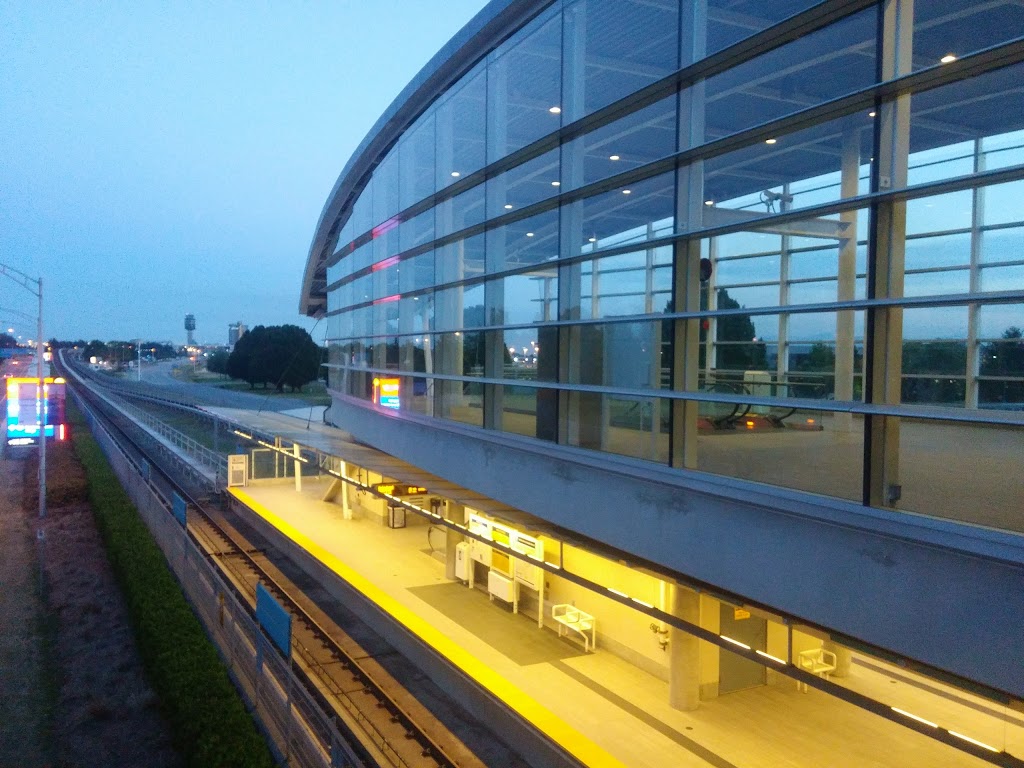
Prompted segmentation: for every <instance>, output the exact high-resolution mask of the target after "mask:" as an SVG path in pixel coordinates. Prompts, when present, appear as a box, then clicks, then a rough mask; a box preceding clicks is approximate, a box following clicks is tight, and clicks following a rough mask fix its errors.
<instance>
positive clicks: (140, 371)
mask: <svg viewBox="0 0 1024 768" xmlns="http://www.w3.org/2000/svg"><path fill="white" fill-rule="evenodd" d="M138 365H139V381H142V339H139V359H138Z"/></svg>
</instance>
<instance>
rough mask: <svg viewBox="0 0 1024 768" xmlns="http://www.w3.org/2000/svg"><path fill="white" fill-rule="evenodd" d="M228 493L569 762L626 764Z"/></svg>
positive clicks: (264, 511)
mask: <svg viewBox="0 0 1024 768" xmlns="http://www.w3.org/2000/svg"><path fill="white" fill-rule="evenodd" d="M228 491H229V492H230V493H231V495H232V496H234V497H235V498H236V499H238V500H239V501H240V502H242V503H243V504H245V505H246V506H247V507H248V508H249V509H251V510H252V511H253V512H255V513H256V514H258V515H259V516H260V517H262V518H263V519H264V520H266V521H267V522H268V523H270V524H271V525H272V526H274V527H275V528H276V529H277V530H278V531H280V532H281V533H282V534H284V535H285V536H287V537H288V538H289V539H291V540H292V541H294V542H295V543H296V544H298V545H299V546H300V547H302V548H303V549H304V550H305V551H306V552H308V553H309V554H311V555H312V556H313V557H315V558H316V559H317V560H319V561H320V562H321V563H322V564H323V565H325V566H326V567H327V568H329V569H330V570H331V571H333V572H334V573H335V574H336V575H337V576H339V577H340V578H341V579H343V580H344V581H346V582H347V583H348V584H349V585H350V586H351V587H353V588H354V589H355V590H356V591H357V592H360V593H362V595H363V596H364V597H366V598H367V599H368V600H370V601H371V602H373V603H375V604H376V605H377V606H379V607H380V608H381V609H383V610H384V611H386V612H387V613H388V614H390V615H391V616H392V617H393V618H394V619H395V620H396V621H397V622H398V623H399V624H401V625H402V626H404V627H405V628H406V629H407V630H409V631H410V632H411V633H412V634H414V635H415V636H416V637H418V638H419V639H420V640H422V641H423V642H424V643H426V644H427V645H429V646H430V647H431V648H433V649H434V650H435V651H437V652H438V653H440V654H441V655H442V656H444V658H446V659H447V660H448V661H449V662H451V663H452V664H453V665H454V666H455V667H457V668H458V669H461V670H462V671H463V672H465V673H466V674H467V675H469V676H470V677H471V678H472V679H473V680H475V681H476V682H477V683H479V684H480V685H481V686H483V687H484V688H485V689H486V690H487V691H489V692H490V693H491V694H493V695H494V696H495V697H497V698H498V699H499V700H500V701H502V702H503V703H504V704H506V705H507V706H508V707H510V708H511V709H512V710H513V711H515V712H518V713H519V714H520V715H521V716H522V717H523V718H524V719H525V720H526V721H527V722H528V723H530V724H531V725H532V726H533V727H534V728H536V729H537V730H539V731H540V732H541V733H543V734H544V735H545V736H547V737H548V738H550V739H552V740H553V741H554V742H555V743H556V744H559V745H560V746H562V747H563V748H564V749H565V750H566V751H567V752H569V753H570V754H571V755H572V756H573V757H575V758H576V759H577V760H579V761H580V762H582V763H583V764H585V765H589V766H601V767H602V768H605V767H607V768H616V766H622V768H625V764H624V763H622V762H621V761H619V760H617V759H616V758H614V757H613V756H612V755H610V754H609V753H608V752H606V751H605V750H603V749H602V748H601V747H599V746H598V745H597V744H595V743H594V742H593V741H591V740H590V739H588V738H587V737H586V736H584V735H583V734H582V733H580V732H579V731H577V730H576V729H575V728H573V727H572V726H571V725H569V724H568V723H566V722H565V721H564V720H562V719H561V718H559V717H558V716H557V715H555V714H554V713H553V712H551V710H549V709H548V708H547V707H545V706H543V705H542V704H540V703H538V702H537V701H536V700H535V699H533V698H531V697H530V696H528V695H527V694H526V693H524V692H523V691H521V690H520V689H519V688H517V687H516V686H514V685H513V684H512V683H510V682H509V681H508V680H506V679H505V678H504V677H502V676H501V675H499V674H498V673H497V672H495V671H494V670H493V669H491V668H490V667H488V666H487V665H486V664H484V663H483V662H482V661H480V660H479V659H477V658H476V657H475V656H473V655H472V654H471V653H469V652H468V651H466V650H465V649H464V648H461V647H460V646H458V645H457V644H456V643H454V642H453V641H452V640H451V639H449V638H448V637H447V636H446V635H444V634H443V633H442V632H440V631H439V630H438V629H436V628H435V627H434V626H432V625H431V624H429V623H428V622H427V621H425V620H424V619H422V618H420V617H419V616H417V615H416V614H415V613H413V612H412V611H411V610H409V609H408V608H406V607H405V606H404V605H402V604H401V603H399V602H398V601H397V600H395V599H394V598H393V597H391V596H390V595H389V594H387V593H386V592H385V591H384V590H382V589H380V588H379V587H377V586H375V585H374V584H372V583H371V582H370V581H369V580H368V579H366V578H364V577H363V576H362V575H360V574H359V573H357V572H356V571H354V570H353V569H352V568H350V567H349V566H347V565H345V563H343V562H342V561H341V559H340V558H338V557H337V556H336V555H333V554H331V553H330V552H328V551H327V550H326V549H324V547H322V546H320V545H319V544H317V543H316V542H315V541H313V539H311V538H310V537H309V536H307V535H306V534H304V533H302V532H300V531H299V530H298V529H296V528H295V526H293V525H292V524H291V523H289V522H287V521H286V520H284V519H282V518H281V517H280V516H278V515H276V514H275V513H274V512H272V511H270V509H268V508H267V507H266V506H264V505H263V504H261V503H260V502H258V501H256V500H255V499H254V498H252V497H251V496H250V495H249V494H247V493H245V492H244V491H241V490H239V489H238V488H229V489H228Z"/></svg>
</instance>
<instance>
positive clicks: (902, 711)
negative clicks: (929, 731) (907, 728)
mask: <svg viewBox="0 0 1024 768" xmlns="http://www.w3.org/2000/svg"><path fill="white" fill-rule="evenodd" d="M890 709H892V711H893V712H898V713H899V714H901V715H903V716H904V717H909V718H910V719H911V720H916V721H917V722H919V723H924V724H925V725H930V726H931V727H932V728H938V727H939V726H938V725H936V724H935V723H933V722H932V721H931V720H925V719H924V718H923V717H918V716H917V715H915V714H913V713H911V712H907V710H905V709H900V708H899V707H890Z"/></svg>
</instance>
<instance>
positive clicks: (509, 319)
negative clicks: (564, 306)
mask: <svg viewBox="0 0 1024 768" xmlns="http://www.w3.org/2000/svg"><path fill="white" fill-rule="evenodd" d="M557 306H558V272H557V271H556V270H555V268H554V267H551V268H548V269H541V270H535V271H532V272H524V273H522V274H518V275H511V276H509V277H505V278H500V279H498V280H488V281H487V307H488V313H487V314H488V320H489V321H490V322H489V324H490V325H521V324H527V323H537V322H543V321H546V320H554V319H555V318H556V316H557Z"/></svg>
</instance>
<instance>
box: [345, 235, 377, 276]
mask: <svg viewBox="0 0 1024 768" xmlns="http://www.w3.org/2000/svg"><path fill="white" fill-rule="evenodd" d="M351 259H352V263H351V264H350V265H349V272H358V271H359V270H360V269H366V268H367V267H368V266H370V264H372V263H373V242H372V241H371V242H368V243H363V244H362V245H361V246H359V247H358V248H357V249H356V251H355V253H353V254H352V256H351Z"/></svg>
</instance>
